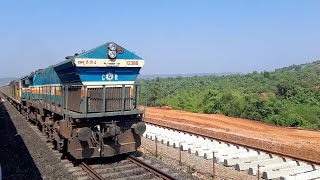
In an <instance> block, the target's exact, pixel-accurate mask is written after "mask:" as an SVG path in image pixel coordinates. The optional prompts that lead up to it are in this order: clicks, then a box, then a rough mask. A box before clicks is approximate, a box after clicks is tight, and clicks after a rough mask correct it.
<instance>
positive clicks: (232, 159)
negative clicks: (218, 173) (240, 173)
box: [223, 151, 268, 166]
mask: <svg viewBox="0 0 320 180" xmlns="http://www.w3.org/2000/svg"><path fill="white" fill-rule="evenodd" d="M263 155H266V154H263ZM258 156H261V155H259V154H258V152H254V151H252V152H248V153H243V154H239V155H238V156H236V157H228V158H225V159H224V161H223V165H224V166H234V165H236V164H237V163H240V162H243V161H244V160H246V161H248V159H249V160H250V159H252V158H257V157H258ZM267 156H268V155H267Z"/></svg>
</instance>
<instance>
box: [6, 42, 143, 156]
mask: <svg viewBox="0 0 320 180" xmlns="http://www.w3.org/2000/svg"><path fill="white" fill-rule="evenodd" d="M143 66H144V60H143V59H142V58H140V57H139V56H137V55H135V54H134V53H132V52H130V51H128V50H127V49H125V48H123V47H121V46H119V45H117V44H116V43H113V42H110V43H106V44H103V45H101V46H98V47H96V48H94V49H92V50H89V51H85V52H82V53H80V54H75V55H74V56H68V57H66V60H65V61H63V62H61V63H59V64H56V65H52V66H50V67H48V68H45V69H42V70H38V71H35V72H33V73H31V74H30V75H28V76H25V77H23V78H21V79H18V80H15V81H12V82H11V83H10V84H9V85H7V86H4V87H2V88H1V91H2V93H3V94H5V96H6V97H7V98H8V100H9V101H10V102H12V103H13V104H14V105H15V106H16V107H17V109H18V110H20V111H21V112H22V113H24V114H26V116H27V118H28V119H31V120H33V121H35V122H37V123H38V124H39V126H40V128H41V129H42V131H43V132H44V133H46V134H47V136H48V140H49V141H52V142H54V144H55V147H56V148H57V149H59V150H64V151H65V152H68V153H69V154H70V155H72V156H73V157H74V158H76V159H84V158H94V157H110V156H114V155H117V154H123V153H129V152H134V151H136V150H137V148H138V147H139V146H140V144H141V140H140V135H141V134H142V133H144V131H145V128H146V127H145V124H144V123H143V122H142V116H143V113H144V111H143V110H141V109H139V90H140V87H139V85H137V84H135V81H136V79H137V76H138V75H139V71H140V69H141V68H142V67H143Z"/></svg>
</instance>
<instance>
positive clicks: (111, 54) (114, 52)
mask: <svg viewBox="0 0 320 180" xmlns="http://www.w3.org/2000/svg"><path fill="white" fill-rule="evenodd" d="M108 54H109V58H111V59H114V58H116V57H117V53H116V51H111V50H109V52H108Z"/></svg>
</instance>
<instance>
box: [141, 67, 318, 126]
mask: <svg viewBox="0 0 320 180" xmlns="http://www.w3.org/2000/svg"><path fill="white" fill-rule="evenodd" d="M319 77H320V61H314V62H312V63H306V64H301V65H292V66H289V67H284V68H280V69H276V70H275V71H272V72H267V71H264V72H260V73H258V72H256V71H255V72H252V73H248V74H244V75H240V74H232V75H225V76H201V77H200V76H195V77H177V78H156V79H147V80H140V81H141V82H142V83H145V84H146V85H147V86H146V87H147V88H144V89H143V90H142V93H143V95H142V101H143V102H147V103H148V104H147V105H149V106H159V105H167V106H171V107H173V108H174V109H179V110H186V111H191V112H198V113H208V114H224V115H227V116H232V117H240V118H246V119H252V120H257V121H263V122H266V123H269V124H274V125H279V126H290V127H304V128H310V129H320V78H319Z"/></svg>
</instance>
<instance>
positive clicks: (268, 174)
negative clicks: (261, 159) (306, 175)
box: [262, 164, 314, 179]
mask: <svg viewBox="0 0 320 180" xmlns="http://www.w3.org/2000/svg"><path fill="white" fill-rule="evenodd" d="M312 170H314V169H313V167H312V166H311V165H307V164H306V165H301V166H297V167H291V168H285V169H278V170H268V171H263V173H262V177H263V178H265V179H273V178H278V177H280V176H282V175H283V176H286V175H290V174H296V173H301V172H306V171H312Z"/></svg>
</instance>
